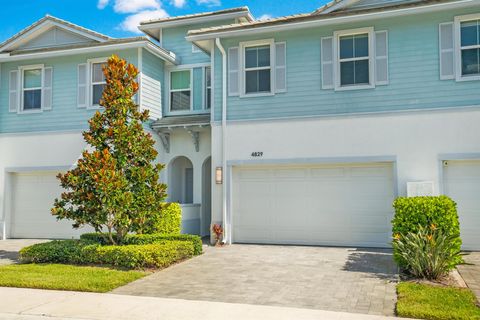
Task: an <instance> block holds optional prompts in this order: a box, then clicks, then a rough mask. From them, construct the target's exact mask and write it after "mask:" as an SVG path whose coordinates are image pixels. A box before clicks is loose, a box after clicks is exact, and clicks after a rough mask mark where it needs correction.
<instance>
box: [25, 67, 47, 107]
mask: <svg viewBox="0 0 480 320" xmlns="http://www.w3.org/2000/svg"><path fill="white" fill-rule="evenodd" d="M42 77H43V68H41V67H40V68H36V67H32V68H25V69H23V71H22V79H23V80H22V104H21V108H22V111H33V110H41V109H42Z"/></svg>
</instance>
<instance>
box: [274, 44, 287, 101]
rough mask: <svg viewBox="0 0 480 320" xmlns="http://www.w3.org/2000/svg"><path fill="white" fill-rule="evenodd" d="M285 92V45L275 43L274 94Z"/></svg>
mask: <svg viewBox="0 0 480 320" xmlns="http://www.w3.org/2000/svg"><path fill="white" fill-rule="evenodd" d="M286 91H287V44H286V43H285V42H277V43H275V92H286Z"/></svg>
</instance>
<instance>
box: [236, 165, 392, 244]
mask: <svg viewBox="0 0 480 320" xmlns="http://www.w3.org/2000/svg"><path fill="white" fill-rule="evenodd" d="M394 180H395V179H394V175H393V165H392V164H391V163H369V164H351V165H344V164H339V165H335V164H333V165H288V166H286V165H282V166H255V167H251V166H244V167H234V169H233V191H232V192H233V203H232V215H233V217H232V220H233V227H232V229H233V230H232V232H233V233H232V236H233V242H240V243H272V244H307V245H336V246H365V247H389V246H390V234H391V223H390V221H391V219H392V217H393V209H392V202H393V200H394V194H395V191H394V190H395V189H394V184H395V181H394Z"/></svg>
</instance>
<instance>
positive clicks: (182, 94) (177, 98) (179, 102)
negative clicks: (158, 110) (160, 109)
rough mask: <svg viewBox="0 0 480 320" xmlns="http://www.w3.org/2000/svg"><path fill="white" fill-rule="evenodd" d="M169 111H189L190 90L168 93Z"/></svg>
mask: <svg viewBox="0 0 480 320" xmlns="http://www.w3.org/2000/svg"><path fill="white" fill-rule="evenodd" d="M170 110H172V111H182V110H190V90H188V91H176V92H171V93H170Z"/></svg>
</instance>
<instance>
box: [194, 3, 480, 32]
mask: <svg viewBox="0 0 480 320" xmlns="http://www.w3.org/2000/svg"><path fill="white" fill-rule="evenodd" d="M475 5H480V0H462V1H457V2H453V3H439V4H432V5H426V6H421V7H410V8H404V9H394V10H390V11H388V10H387V11H378V12H371V13H365V14H359V15H347V16H340V17H332V18H323V19H317V20H309V21H301V22H285V23H282V24H278V25H273V26H270V25H266V26H261V25H259V26H256V27H252V28H240V29H235V30H232V31H228V29H225V30H223V31H222V30H218V31H216V32H213V31H212V32H208V31H207V32H208V33H200V34H197V35H195V34H192V35H189V36H187V37H186V39H187V40H188V41H201V40H209V39H214V38H225V37H239V36H245V35H254V34H261V33H267V32H278V31H286V30H296V29H302V28H311V27H319V26H328V25H334V24H341V23H351V22H361V21H368V20H372V19H387V18H392V17H399V16H405V15H412V14H420V13H427V12H437V11H443V10H452V9H461V8H468V7H472V6H475ZM317 16H318V17H319V18H321V17H322V15H321V14H319V15H317ZM245 26H248V24H245Z"/></svg>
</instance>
